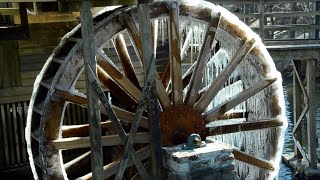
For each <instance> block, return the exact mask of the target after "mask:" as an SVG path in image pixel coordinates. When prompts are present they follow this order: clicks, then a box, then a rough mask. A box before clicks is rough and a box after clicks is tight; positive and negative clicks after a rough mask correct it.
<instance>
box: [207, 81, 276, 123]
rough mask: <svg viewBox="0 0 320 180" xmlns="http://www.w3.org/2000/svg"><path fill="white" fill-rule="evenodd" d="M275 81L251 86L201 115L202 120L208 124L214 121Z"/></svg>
mask: <svg viewBox="0 0 320 180" xmlns="http://www.w3.org/2000/svg"><path fill="white" fill-rule="evenodd" d="M276 80H277V78H273V79H266V80H264V81H262V82H260V83H258V84H254V85H252V86H251V87H249V88H248V89H245V90H244V91H242V92H241V93H239V94H238V95H236V96H234V97H233V98H231V99H230V100H228V101H227V102H225V103H222V104H221V105H219V106H217V107H215V108H213V109H212V110H210V111H208V112H206V113H204V115H203V117H204V119H205V120H206V121H208V122H210V121H214V120H216V119H217V118H218V117H220V116H221V115H222V114H224V113H226V112H227V111H229V110H230V109H232V108H234V107H235V106H237V105H238V104H240V103H242V102H243V101H245V100H247V99H248V98H250V97H251V96H253V95H255V94H256V93H258V92H260V91H261V90H263V89H264V88H266V87H268V86H269V85H270V84H272V83H274V82H275V81H276Z"/></svg>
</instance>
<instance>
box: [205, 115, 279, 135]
mask: <svg viewBox="0 0 320 180" xmlns="http://www.w3.org/2000/svg"><path fill="white" fill-rule="evenodd" d="M282 125H283V121H282V120H281V119H271V120H257V121H247V122H243V123H238V124H228V125H221V126H215V127H212V128H208V135H210V136H214V135H220V134H229V133H235V132H243V131H253V130H260V129H266V128H275V127H279V126H282Z"/></svg>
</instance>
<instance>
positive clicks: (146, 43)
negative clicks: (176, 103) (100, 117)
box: [138, 0, 162, 179]
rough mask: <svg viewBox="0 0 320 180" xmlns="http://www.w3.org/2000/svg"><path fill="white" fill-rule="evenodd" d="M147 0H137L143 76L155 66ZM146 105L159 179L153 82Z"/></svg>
mask: <svg viewBox="0 0 320 180" xmlns="http://www.w3.org/2000/svg"><path fill="white" fill-rule="evenodd" d="M149 2H150V1H148V0H139V4H138V17H139V25H140V37H141V40H142V51H143V52H142V59H143V60H142V62H143V68H144V72H145V76H146V75H147V74H148V71H151V70H152V69H153V70H155V66H153V67H150V65H151V64H152V63H151V62H152V61H155V54H154V53H153V52H154V51H153V46H152V44H153V42H152V32H151V22H150V13H149V4H148V3H149ZM147 107H148V112H149V129H150V133H151V158H152V171H153V179H160V178H161V177H160V176H161V169H162V159H161V148H162V147H161V139H160V138H161V137H160V127H159V105H158V100H157V96H156V89H155V83H154V82H153V83H152V87H151V91H150V93H149V97H148V100H147Z"/></svg>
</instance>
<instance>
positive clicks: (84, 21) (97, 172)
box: [81, 0, 103, 180]
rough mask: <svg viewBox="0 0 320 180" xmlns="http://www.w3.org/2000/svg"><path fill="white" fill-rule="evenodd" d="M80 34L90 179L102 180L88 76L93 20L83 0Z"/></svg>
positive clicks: (94, 105) (94, 99) (93, 65)
mask: <svg viewBox="0 0 320 180" xmlns="http://www.w3.org/2000/svg"><path fill="white" fill-rule="evenodd" d="M81 33H82V37H83V54H84V61H85V73H86V86H87V89H86V91H87V97H88V119H89V132H90V149H91V170H92V177H93V179H95V180H100V179H103V155H102V146H101V126H100V124H101V117H100V111H99V102H98V98H97V97H96V95H95V94H94V91H93V89H92V88H93V87H91V86H90V79H89V78H94V77H92V76H89V73H90V72H89V71H90V69H89V68H88V67H90V68H91V69H92V70H93V71H94V75H95V76H97V72H96V69H97V68H96V60H95V44H94V38H93V20H92V14H91V12H90V0H83V2H82V10H81Z"/></svg>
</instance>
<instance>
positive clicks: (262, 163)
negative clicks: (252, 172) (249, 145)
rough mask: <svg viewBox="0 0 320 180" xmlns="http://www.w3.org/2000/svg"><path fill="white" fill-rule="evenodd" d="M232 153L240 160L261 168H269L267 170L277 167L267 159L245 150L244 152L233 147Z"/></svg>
mask: <svg viewBox="0 0 320 180" xmlns="http://www.w3.org/2000/svg"><path fill="white" fill-rule="evenodd" d="M232 153H233V155H234V158H235V159H236V160H238V161H242V162H245V163H248V164H250V165H254V166H257V167H259V168H263V169H267V170H274V169H275V167H274V165H273V164H272V163H271V162H269V161H267V160H265V159H262V158H258V157H255V156H252V155H250V154H248V153H245V152H242V151H240V150H238V149H233V150H232Z"/></svg>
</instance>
